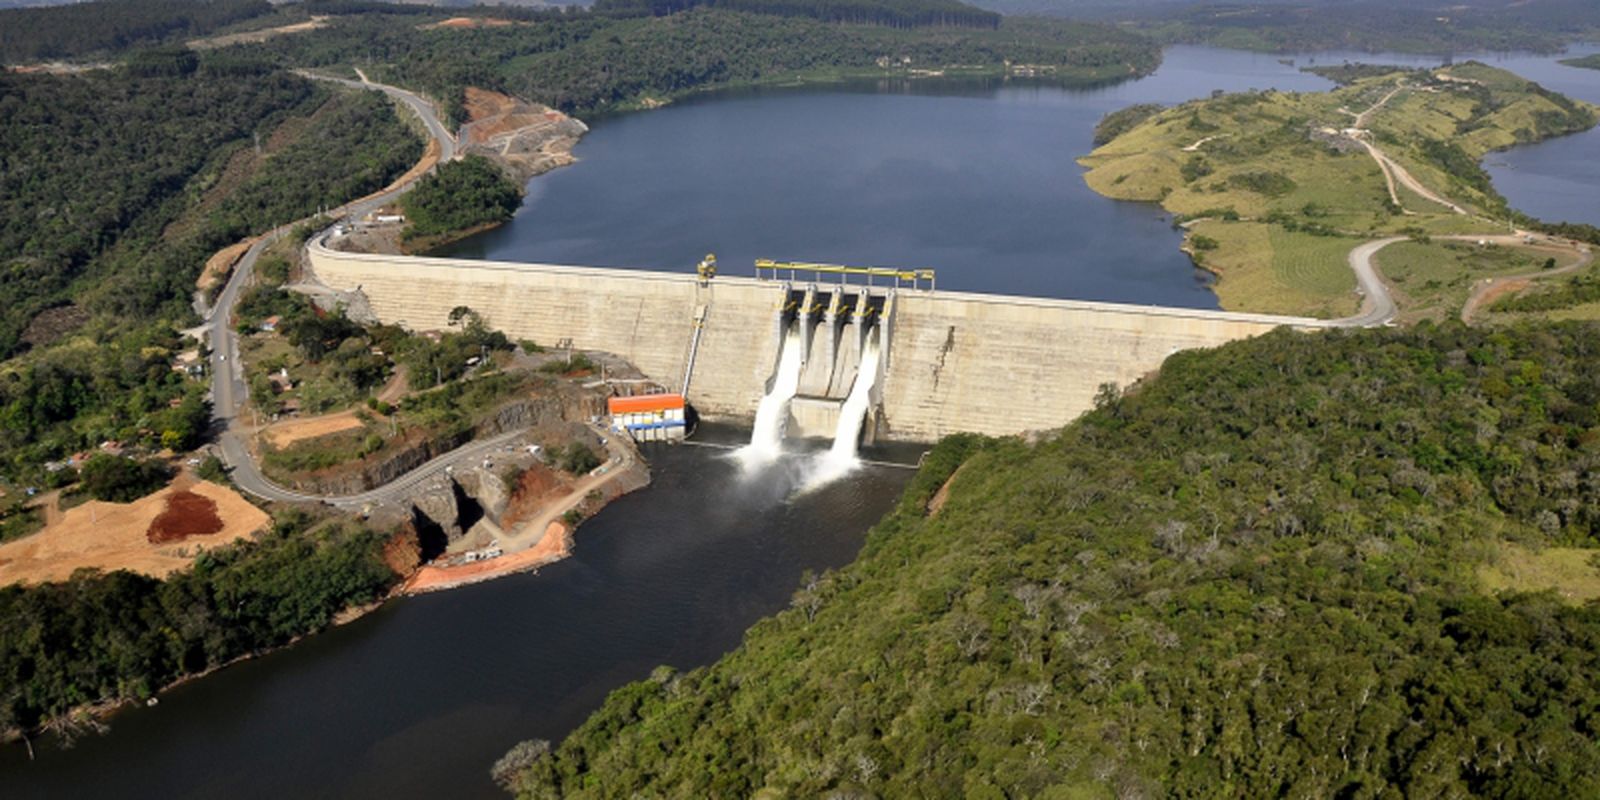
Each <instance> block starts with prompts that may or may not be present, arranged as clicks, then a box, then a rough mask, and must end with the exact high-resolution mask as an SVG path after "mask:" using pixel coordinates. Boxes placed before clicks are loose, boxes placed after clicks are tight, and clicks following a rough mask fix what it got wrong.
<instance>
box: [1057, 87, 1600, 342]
mask: <svg viewBox="0 0 1600 800" xmlns="http://www.w3.org/2000/svg"><path fill="white" fill-rule="evenodd" d="M1351 74H1352V75H1353V76H1354V77H1351V78H1350V82H1349V83H1348V85H1345V86H1342V87H1340V88H1338V89H1335V90H1333V91H1330V92H1319V93H1285V92H1251V93H1244V94H1233V95H1223V96H1219V97H1213V98H1208V99H1203V100H1196V101H1192V102H1189V103H1185V104H1183V105H1180V106H1177V107H1175V108H1170V109H1166V110H1164V111H1159V112H1156V113H1150V114H1149V115H1148V116H1145V117H1144V118H1143V119H1142V121H1138V122H1137V123H1135V124H1131V125H1130V124H1129V123H1130V119H1129V118H1128V117H1127V116H1126V115H1125V116H1123V117H1120V118H1117V117H1113V118H1108V120H1107V123H1106V125H1107V126H1109V128H1110V129H1111V131H1112V132H1114V133H1116V135H1115V136H1105V137H1102V138H1103V139H1105V138H1108V139H1109V141H1107V142H1106V143H1105V144H1103V145H1101V146H1100V147H1098V148H1097V149H1096V150H1095V151H1094V152H1093V153H1091V154H1090V155H1088V156H1086V157H1084V158H1082V159H1080V162H1081V163H1082V164H1083V165H1085V166H1087V167H1089V168H1090V169H1089V172H1088V173H1087V175H1086V176H1085V180H1086V181H1087V182H1088V184H1089V186H1090V187H1091V188H1093V189H1094V190H1095V191H1097V192H1099V193H1101V194H1103V195H1106V196H1108V197H1113V198H1117V199H1122V200H1143V201H1151V202H1159V203H1161V205H1162V207H1164V208H1166V209H1167V210H1168V211H1171V212H1172V213H1174V214H1175V215H1178V216H1180V217H1182V218H1184V219H1186V220H1205V221H1203V222H1199V223H1197V224H1194V225H1192V227H1191V230H1192V233H1193V235H1192V236H1191V237H1190V239H1189V242H1188V248H1189V249H1190V250H1191V251H1192V252H1193V253H1194V254H1195V256H1196V261H1197V262H1198V263H1200V264H1202V265H1203V266H1205V267H1207V268H1208V269H1212V270H1213V271H1215V272H1217V273H1218V274H1219V275H1220V277H1221V279H1220V281H1219V282H1218V284H1217V293H1218V295H1219V297H1220V298H1221V299H1222V304H1223V307H1224V308H1229V309H1236V310H1250V311H1274V312H1283V313H1301V314H1313V315H1318V316H1325V317H1326V316H1339V315H1342V314H1348V313H1351V312H1352V311H1354V309H1355V306H1356V303H1357V298H1356V297H1355V296H1354V295H1353V294H1352V290H1353V289H1354V287H1355V282H1354V279H1353V278H1352V277H1351V276H1350V274H1349V270H1348V268H1347V267H1346V266H1345V263H1344V254H1345V252H1347V251H1348V250H1349V249H1350V248H1351V247H1353V246H1355V244H1356V243H1357V241H1358V240H1361V239H1370V238H1374V237H1377V236H1381V235H1386V234H1394V233H1400V232H1406V233H1419V234H1435V235H1437V234H1467V233H1477V232H1495V231H1502V232H1503V231H1504V230H1505V220H1506V218H1507V215H1508V213H1509V210H1508V209H1507V207H1506V202H1505V200H1504V198H1502V197H1500V196H1499V194H1498V193H1496V192H1495V191H1494V188H1493V187H1492V186H1491V185H1490V183H1489V179H1488V176H1487V175H1486V174H1485V173H1484V172H1483V170H1482V169H1481V168H1480V167H1479V166H1478V160H1479V159H1480V158H1481V157H1482V156H1483V155H1484V154H1485V153H1488V152H1489V151H1491V150H1497V149H1503V148H1506V147H1510V146H1512V145H1515V144H1519V143H1526V142H1533V141H1538V140H1540V139H1544V138H1547V137H1550V136H1557V135H1560V134H1564V133H1570V132H1573V131H1577V130H1583V129H1586V128H1588V127H1591V126H1593V125H1594V124H1595V121H1596V110H1595V108H1594V107H1592V106H1589V105H1587V104H1585V103H1581V102H1577V101H1573V100H1569V99H1567V98H1565V97H1563V96H1561V95H1558V94H1555V93H1553V92H1549V91H1546V90H1545V89H1543V88H1542V87H1540V86H1538V85H1537V84H1534V83H1531V82H1529V81H1526V80H1523V79H1521V78H1519V77H1517V76H1515V75H1513V74H1511V73H1509V72H1505V71H1504V70H1499V69H1495V68H1493V67H1488V66H1485V65H1483V64H1478V63H1472V62H1469V63H1465V64H1460V65H1456V66H1453V67H1446V68H1440V69H1437V70H1432V71H1425V70H1423V71H1392V72H1387V73H1384V74H1377V75H1370V74H1368V75H1364V76H1363V74H1362V71H1351ZM1146 113H1148V110H1146ZM1356 129H1359V132H1355V131H1356ZM1369 146H1370V147H1372V148H1376V149H1377V150H1378V151H1379V152H1381V153H1382V154H1383V155H1384V156H1385V157H1387V158H1389V159H1392V161H1393V162H1395V163H1396V164H1398V165H1399V167H1400V168H1401V169H1402V170H1403V171H1404V172H1405V173H1406V174H1408V175H1410V176H1411V177H1412V178H1414V179H1415V180H1416V181H1417V182H1419V183H1420V184H1421V185H1422V186H1423V188H1424V189H1426V190H1427V191H1429V192H1431V193H1432V194H1434V195H1436V196H1438V198H1439V199H1442V200H1444V201H1447V202H1450V203H1453V204H1455V205H1457V206H1459V207H1460V208H1461V209H1462V210H1463V211H1464V212H1466V213H1456V212H1454V211H1452V210H1451V209H1450V208H1448V207H1446V206H1445V205H1441V204H1440V203H1439V202H1436V201H1435V200H1431V199H1428V198H1425V197H1423V196H1421V195H1420V194H1419V193H1417V192H1416V191H1413V190H1412V189H1410V188H1408V187H1407V186H1406V185H1405V184H1404V183H1403V182H1401V181H1400V180H1399V179H1398V177H1397V178H1396V185H1395V189H1394V194H1393V195H1391V194H1390V191H1389V188H1388V182H1387V180H1386V178H1385V173H1384V170H1383V168H1381V167H1380V165H1379V162H1378V161H1377V159H1376V158H1375V157H1374V155H1373V154H1372V153H1371V152H1369V149H1368V148H1369ZM1397 200H1398V202H1396V201H1397Z"/></svg>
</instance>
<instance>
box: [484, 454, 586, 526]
mask: <svg viewBox="0 0 1600 800" xmlns="http://www.w3.org/2000/svg"><path fill="white" fill-rule="evenodd" d="M571 489H572V484H571V482H570V481H568V480H565V479H563V478H562V477H561V476H560V475H557V474H556V472H555V471H554V470H552V469H550V468H549V467H546V466H545V465H543V464H534V465H533V466H531V467H529V468H528V469H527V470H526V471H524V472H523V473H522V477H521V478H520V479H518V480H517V485H516V486H515V487H514V488H512V490H511V499H510V501H508V502H507V503H506V511H505V513H504V514H502V515H501V516H500V525H501V527H504V528H512V527H515V526H516V525H517V523H519V522H522V521H523V520H526V519H528V518H530V517H533V516H534V515H536V514H538V513H539V511H540V510H541V509H543V508H544V506H545V504H547V503H549V502H550V501H551V500H554V499H556V498H559V497H562V496H563V495H565V494H566V493H567V492H569V491H571Z"/></svg>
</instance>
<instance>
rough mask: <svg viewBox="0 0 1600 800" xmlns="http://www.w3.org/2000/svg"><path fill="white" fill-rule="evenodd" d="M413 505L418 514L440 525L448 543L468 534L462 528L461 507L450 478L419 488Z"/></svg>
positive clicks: (443, 478) (414, 495)
mask: <svg viewBox="0 0 1600 800" xmlns="http://www.w3.org/2000/svg"><path fill="white" fill-rule="evenodd" d="M411 505H412V507H413V508H415V509H416V512H417V513H419V514H421V515H422V516H425V517H427V518H428V519H429V520H431V521H432V522H433V524H435V525H438V526H439V528H440V530H442V531H443V532H444V535H445V539H446V540H448V541H452V542H453V541H455V540H457V539H459V538H461V535H462V534H463V533H465V532H466V531H464V530H462V528H461V506H460V504H459V503H457V502H456V485H455V482H454V481H452V480H450V478H449V477H448V476H441V477H439V478H435V479H433V480H431V481H428V482H427V483H424V484H422V485H421V486H418V487H417V488H416V489H415V490H413V492H412V494H411Z"/></svg>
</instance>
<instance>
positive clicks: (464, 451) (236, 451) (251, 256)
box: [202, 72, 517, 507]
mask: <svg viewBox="0 0 1600 800" xmlns="http://www.w3.org/2000/svg"><path fill="white" fill-rule="evenodd" d="M299 74H300V75H302V76H304V77H307V78H311V79H314V80H324V81H331V82H334V83H339V84H342V85H345V86H350V87H353V88H357V89H370V90H375V91H381V92H383V93H385V94H387V95H389V96H390V97H393V98H395V99H397V100H399V101H400V102H402V103H405V104H406V106H407V107H409V108H410V109H411V110H412V111H414V112H416V114H417V116H418V117H420V118H421V119H422V121H423V124H424V125H426V127H427V129H428V133H429V135H431V136H432V137H433V139H434V141H435V142H437V143H438V145H439V160H440V161H441V162H443V161H448V160H450V159H452V158H454V157H455V154H456V142H455V139H454V138H453V137H452V136H451V135H450V132H449V130H447V129H446V128H445V126H444V123H442V122H440V121H439V117H438V115H437V114H436V113H435V111H434V108H433V104H432V103H429V102H428V101H426V100H424V99H422V98H420V97H418V96H417V95H415V94H412V93H411V92H408V91H406V90H404V89H399V88H396V87H393V86H385V85H383V84H379V83H372V82H371V81H368V80H366V76H365V75H363V76H362V80H360V81H352V80H346V79H343V78H332V77H328V76H325V75H317V74H314V73H310V72H301V73H299ZM415 183H416V182H415V180H413V181H411V182H409V183H406V184H403V185H401V186H397V187H394V188H392V189H389V190H388V191H384V192H380V193H378V194H375V195H372V196H370V197H366V198H362V199H361V200H358V201H355V202H352V203H349V204H346V205H344V206H340V207H339V208H336V209H333V210H332V211H330V212H329V215H330V216H333V217H335V218H338V217H347V216H348V217H357V216H361V215H363V214H366V213H367V212H368V211H370V210H372V209H375V208H378V207H379V206H382V205H385V204H387V203H391V202H393V201H394V200H395V199H397V198H399V197H400V195H402V194H404V193H405V192H406V191H408V190H410V189H411V187H412V186H414V185H415ZM306 221H307V220H299V221H296V222H292V223H289V224H288V225H283V226H281V227H278V228H275V229H273V230H271V231H269V232H267V233H266V235H264V236H262V237H261V238H259V239H258V240H256V242H255V244H253V245H251V246H250V249H249V250H247V251H245V254H244V255H243V256H242V257H241V258H240V259H239V263H238V264H236V265H235V266H234V269H233V274H232V275H230V276H229V277H228V283H227V284H226V285H225V286H223V288H222V291H221V292H220V293H219V294H218V295H217V299H216V303H215V304H214V305H213V306H212V307H211V308H210V309H208V310H206V311H205V314H204V317H205V322H204V324H203V325H202V330H203V331H204V333H205V334H206V336H207V337H208V339H209V343H210V346H211V363H210V367H211V375H212V380H211V404H212V411H211V415H212V419H213V421H214V424H216V425H217V426H218V427H219V428H221V429H222V433H221V434H219V436H218V443H219V444H220V445H221V448H222V458H223V461H224V462H226V463H227V464H228V466H229V467H231V468H232V476H233V482H234V483H235V484H236V485H237V486H238V487H239V488H240V489H242V490H244V491H246V492H249V493H250V494H253V495H256V496H257V497H262V498H265V499H268V500H278V501H291V502H316V501H325V502H329V503H331V504H333V505H337V506H340V507H359V506H362V505H365V504H367V503H377V502H382V501H384V500H388V499H394V498H396V497H403V496H404V495H405V493H406V492H407V491H409V490H410V489H412V488H415V487H416V485H417V484H419V483H421V482H423V481H425V480H428V479H429V478H432V477H434V476H435V475H437V474H438V473H439V472H441V471H443V470H444V469H445V467H448V466H452V465H454V464H456V463H457V462H458V461H471V460H473V459H474V458H476V457H477V456H479V455H482V454H483V453H485V452H487V451H489V450H492V449H494V447H496V446H499V445H501V444H503V443H505V442H508V441H510V440H511V439H513V438H515V436H516V435H517V434H507V435H504V436H500V437H495V438H493V439H489V440H485V441H481V442H474V443H472V444H469V445H466V446H465V447H462V448H460V449H458V450H456V451H454V452H452V453H447V454H445V455H444V456H441V457H439V458H436V459H434V460H433V461H429V462H428V463H427V464H424V465H422V466H421V467H418V468H417V469H416V470H413V471H412V472H409V473H407V474H406V475H404V476H402V477H401V478H399V479H397V480H396V481H394V482H393V483H390V484H388V485H386V486H383V487H380V488H378V489H375V490H373V491H370V492H365V493H362V494H359V495H350V496H345V497H319V496H314V495H307V494H302V493H299V492H294V491H290V490H288V489H285V488H283V487H280V486H278V485H276V484H274V483H272V482H271V481H268V480H267V479H266V477H265V476H263V475H262V474H261V470H260V467H259V465H257V464H256V462H255V459H253V458H251V457H250V451H249V448H248V447H247V446H246V445H245V442H244V439H243V438H242V434H241V432H240V431H239V430H238V429H237V422H238V419H237V417H238V414H239V409H240V407H241V406H242V405H243V402H244V399H245V398H246V397H247V396H248V390H247V389H246V387H245V384H244V376H243V371H242V370H241V368H240V365H239V341H238V336H237V335H236V334H235V333H234V331H233V327H232V325H231V324H230V320H231V319H232V317H233V307H234V306H235V305H236V304H237V303H238V302H239V296H240V295H241V294H243V292H244V289H245V287H246V286H248V285H249V284H250V279H251V275H252V274H253V273H254V271H255V265H256V260H257V259H259V258H260V257H261V253H262V252H263V251H265V250H266V248H267V247H268V246H270V245H271V244H273V243H274V242H276V241H278V240H279V239H280V238H282V237H283V236H286V235H289V234H290V233H291V232H292V231H293V230H294V229H295V227H296V226H298V225H301V224H303V223H305V222H306Z"/></svg>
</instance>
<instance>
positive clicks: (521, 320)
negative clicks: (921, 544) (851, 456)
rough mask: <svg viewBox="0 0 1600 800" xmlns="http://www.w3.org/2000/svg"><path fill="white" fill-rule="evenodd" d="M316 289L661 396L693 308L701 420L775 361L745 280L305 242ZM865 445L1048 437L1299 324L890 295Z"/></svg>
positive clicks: (761, 386)
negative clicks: (1097, 404) (1112, 387)
mask: <svg viewBox="0 0 1600 800" xmlns="http://www.w3.org/2000/svg"><path fill="white" fill-rule="evenodd" d="M309 257H310V264H311V267H312V269H313V271H314V272H315V274H316V277H317V278H318V279H320V280H321V281H322V282H323V283H324V284H327V285H328V286H329V287H332V288H334V289H337V290H340V291H347V292H348V291H360V292H361V293H362V294H363V295H365V297H366V299H367V301H368V303H369V304H370V306H371V308H372V311H373V313H374V314H376V315H377V317H378V318H379V319H381V320H383V321H384V322H390V323H400V324H403V325H405V326H406V327H408V328H411V329H414V330H431V329H441V330H442V329H444V328H446V327H447V324H446V321H447V317H448V315H449V313H450V309H452V308H454V307H456V306H461V305H464V306H469V307H471V308H472V309H473V310H474V311H476V312H478V313H479V314H481V315H482V316H483V318H484V320H485V321H486V322H488V323H489V324H490V325H491V326H493V327H495V328H498V329H500V330H502V331H505V333H506V335H508V336H511V337H512V338H527V339H533V340H534V341H537V342H539V343H540V344H545V345H553V344H556V343H557V342H560V341H562V340H565V339H570V340H571V341H572V343H573V346H575V347H577V348H580V349H593V350H604V351H608V352H612V353H616V354H617V355H620V356H622V357H624V358H626V359H628V360H629V361H630V362H632V363H633V364H634V365H636V366H637V367H638V368H639V369H640V370H642V371H643V372H644V373H645V374H646V375H649V376H651V377H652V378H655V379H657V380H659V381H661V382H662V383H664V384H666V385H668V386H669V387H672V388H677V387H678V385H679V384H680V382H681V381H682V377H683V370H684V367H685V364H686V362H687V356H688V350H689V341H690V337H691V335H692V333H693V325H694V323H693V320H694V315H695V311H696V309H697V308H698V307H700V306H702V305H708V310H707V312H706V315H705V328H704V331H703V332H702V334H701V340H700V349H699V354H698V356H697V359H696V364H695V370H694V376H693V379H692V381H691V382H690V385H689V400H690V402H691V403H692V404H693V405H694V406H695V408H696V409H698V410H699V411H700V413H701V414H702V415H703V416H705V417H707V418H712V419H716V418H728V419H746V420H747V419H749V418H751V417H753V416H754V414H755V408H756V405H757V404H758V403H759V402H760V400H761V395H762V394H763V393H764V392H765V389H766V385H767V381H768V379H769V378H770V377H771V376H772V371H773V368H774V365H775V362H776V359H777V351H778V340H777V336H776V326H775V324H774V313H775V309H776V308H777V307H778V305H779V304H780V303H781V302H782V301H783V299H784V293H783V287H782V286H781V285H780V284H775V283H772V282H767V281H757V280H755V279H752V278H736V277H719V278H716V279H715V280H713V281H712V282H711V285H710V286H708V287H701V286H699V285H698V284H697V283H696V281H695V279H694V276H692V275H688V274H681V273H667V272H650V271H644V270H624V269H601V268H591V267H557V266H548V265H539V264H513V263H505V262H492V261H474V260H459V259H439V258H419V257H410V256H382V255H369V254H364V253H342V252H337V251H333V250H329V249H327V248H324V247H322V246H321V243H320V240H313V243H312V245H311V246H310V249H309ZM887 322H888V323H889V331H890V334H889V340H890V350H889V356H888V360H887V363H886V365H885V370H886V372H885V378H884V382H883V385H882V394H883V406H882V410H881V422H882V425H881V426H880V427H879V429H878V431H877V433H878V435H879V436H880V437H883V438H889V439H901V440H914V441H915V440H921V441H931V440H933V439H936V438H938V437H940V436H943V435H944V434H947V433H952V432H955V431H974V432H978V433H987V434H994V435H1005V434H1014V433H1020V432H1023V431H1028V430H1042V429H1049V428H1055V427H1059V426H1061V425H1064V424H1066V423H1068V422H1070V421H1072V420H1073V419H1074V418H1075V417H1077V416H1078V415H1079V414H1081V413H1083V412H1084V411H1085V410H1087V409H1089V408H1090V407H1091V406H1092V405H1093V398H1094V394H1095V392H1096V390H1097V389H1098V387H1099V386H1100V385H1101V384H1102V383H1108V382H1109V383H1116V384H1118V385H1120V386H1127V385H1129V384H1131V383H1132V382H1134V381H1135V380H1137V379H1138V378H1140V377H1141V376H1143V375H1145V374H1146V373H1148V372H1150V371H1152V370H1154V369H1156V368H1157V367H1159V366H1160V365H1161V362H1162V361H1163V360H1164V359H1166V357H1167V356H1168V355H1170V354H1172V353H1174V352H1177V351H1179V350H1184V349H1189V348H1195V347H1214V346H1216V345H1220V344H1223V343H1225V342H1229V341H1233V340H1235V339H1243V338H1247V337H1250V336H1255V335H1258V334H1261V333H1264V332H1266V331H1268V330H1271V329H1272V328H1275V327H1278V326H1280V325H1292V326H1296V327H1319V326H1321V325H1323V324H1324V323H1321V322H1319V321H1317V320H1310V319H1304V318H1298V317H1272V316H1265V315H1255V314H1231V313H1224V312H1212V311H1196V310H1189V309H1171V308H1158V307H1150V306H1131V305H1119V304H1111V303H1088V302H1081V301H1073V300H1048V299H1036V298H1023V297H1007V296H1002V295H983V294H964V293H952V292H939V293H936V294H930V293H922V292H914V291H902V292H900V293H899V294H898V295H897V296H896V298H895V302H894V304H893V311H892V316H891V318H890V319H889V320H887Z"/></svg>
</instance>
